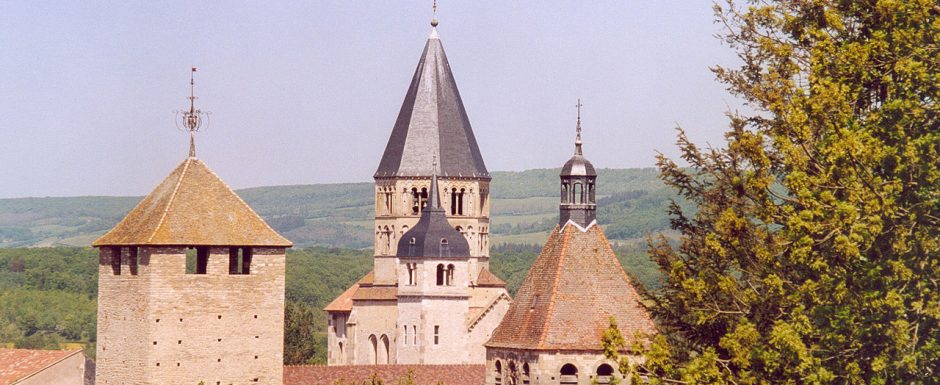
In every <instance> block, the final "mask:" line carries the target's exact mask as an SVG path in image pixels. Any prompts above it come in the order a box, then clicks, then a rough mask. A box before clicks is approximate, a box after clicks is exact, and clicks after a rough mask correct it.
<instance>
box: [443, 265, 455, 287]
mask: <svg viewBox="0 0 940 385" xmlns="http://www.w3.org/2000/svg"><path fill="white" fill-rule="evenodd" d="M444 281H445V283H446V284H447V286H454V265H447V276H446V277H445V279H444Z"/></svg>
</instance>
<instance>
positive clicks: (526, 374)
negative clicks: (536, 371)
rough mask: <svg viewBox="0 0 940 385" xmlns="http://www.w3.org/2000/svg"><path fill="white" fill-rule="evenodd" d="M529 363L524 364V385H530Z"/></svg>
mask: <svg viewBox="0 0 940 385" xmlns="http://www.w3.org/2000/svg"><path fill="white" fill-rule="evenodd" d="M529 380H530V377H529V363H528V362H526V363H524V364H522V385H529Z"/></svg>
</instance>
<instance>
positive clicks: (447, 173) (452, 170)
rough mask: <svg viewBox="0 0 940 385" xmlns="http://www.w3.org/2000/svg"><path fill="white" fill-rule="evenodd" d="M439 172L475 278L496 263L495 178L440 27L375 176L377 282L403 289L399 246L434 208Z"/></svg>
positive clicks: (443, 195)
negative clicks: (492, 259)
mask: <svg viewBox="0 0 940 385" xmlns="http://www.w3.org/2000/svg"><path fill="white" fill-rule="evenodd" d="M434 159H437V162H436V163H435V162H434ZM433 164H436V166H433ZM435 172H436V173H437V174H438V177H439V179H440V183H441V186H440V191H441V204H442V207H443V209H444V212H445V214H446V215H447V217H448V219H449V220H450V222H451V223H452V224H453V226H454V228H456V229H458V231H460V232H461V233H462V234H463V235H464V237H465V238H466V239H467V243H468V244H469V245H470V257H471V258H470V268H471V271H472V274H471V277H472V278H471V281H475V280H476V275H477V274H478V273H479V271H480V270H481V269H483V268H486V267H488V266H489V249H490V246H489V222H490V221H489V217H490V204H489V184H490V174H489V172H487V171H486V165H485V164H484V163H483V156H482V155H481V154H480V148H479V147H478V146H477V141H476V138H474V136H473V129H472V128H471V127H470V119H469V118H468V117H467V111H466V110H464V106H463V102H462V101H461V100H460V92H458V91H457V83H456V82H455V81H454V75H453V74H452V73H451V70H450V64H449V63H448V62H447V56H446V55H445V54H444V47H443V46H442V45H441V39H440V37H439V36H438V34H437V27H436V26H435V27H433V28H432V30H431V35H430V36H429V37H428V40H427V43H426V44H425V46H424V52H423V53H422V54H421V58H420V60H419V61H418V67H417V69H416V70H415V73H414V76H413V77H412V79H411V85H410V87H409V88H408V92H407V93H406V94H405V101H404V102H403V103H402V106H401V111H400V112H399V113H398V119H397V120H396V121H395V126H394V128H393V129H392V134H391V136H390V137H389V139H388V144H387V145H386V147H385V153H384V154H383V155H382V160H381V162H380V163H379V168H378V170H376V172H375V234H376V236H375V284H376V285H394V284H395V282H396V280H397V273H396V269H397V267H398V262H397V261H396V260H395V245H397V244H398V240H399V239H400V238H401V235H402V234H404V233H405V232H407V231H408V229H410V228H412V227H414V225H415V223H417V222H418V218H420V216H421V212H422V211H423V210H424V208H425V207H427V203H428V197H429V195H428V194H429V191H430V187H431V186H430V184H431V174H432V173H435Z"/></svg>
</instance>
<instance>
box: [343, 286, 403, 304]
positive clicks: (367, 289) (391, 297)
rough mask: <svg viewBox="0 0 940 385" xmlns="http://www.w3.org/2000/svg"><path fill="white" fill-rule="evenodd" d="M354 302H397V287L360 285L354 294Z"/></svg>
mask: <svg viewBox="0 0 940 385" xmlns="http://www.w3.org/2000/svg"><path fill="white" fill-rule="evenodd" d="M352 299H353V301H397V300H398V287H397V286H366V285H359V290H356V293H355V294H353V297H352Z"/></svg>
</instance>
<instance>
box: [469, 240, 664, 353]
mask: <svg viewBox="0 0 940 385" xmlns="http://www.w3.org/2000/svg"><path fill="white" fill-rule="evenodd" d="M610 317H614V319H616V320H617V324H618V326H619V327H620V331H621V333H623V335H624V336H626V337H627V338H630V337H632V336H633V335H634V333H635V332H637V331H640V332H644V333H653V332H654V331H655V329H654V326H653V322H652V321H651V320H650V317H649V314H648V313H647V312H646V310H645V309H644V307H643V306H642V304H640V297H639V295H638V294H637V292H636V289H635V288H634V287H633V285H632V284H630V281H629V279H628V278H627V274H626V273H625V272H624V270H623V267H622V266H621V265H620V261H619V260H618V259H617V256H616V255H615V254H614V251H613V250H612V249H611V247H610V244H609V243H608V242H607V238H606V237H605V236H604V233H603V231H601V228H600V226H596V225H595V226H591V227H590V228H588V229H581V228H579V227H578V226H572V225H570V224H569V225H568V226H564V227H561V228H559V227H555V229H554V230H553V231H552V233H551V235H550V236H549V238H548V241H547V242H546V243H545V247H544V248H543V249H542V252H541V254H539V256H538V258H537V259H536V260H535V263H534V264H533V265H532V268H531V269H530V270H529V274H528V275H527V276H526V278H525V281H523V283H522V286H521V287H519V290H518V292H517V293H516V298H515V300H513V303H512V305H510V307H509V310H508V311H507V313H506V316H505V317H503V320H502V322H501V323H500V324H499V326H498V327H497V328H496V330H494V331H493V337H492V338H490V340H489V341H488V342H487V343H486V346H487V347H492V348H511V349H530V350H594V351H596V350H601V336H602V335H603V333H604V330H606V329H607V328H608V327H609V326H610Z"/></svg>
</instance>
